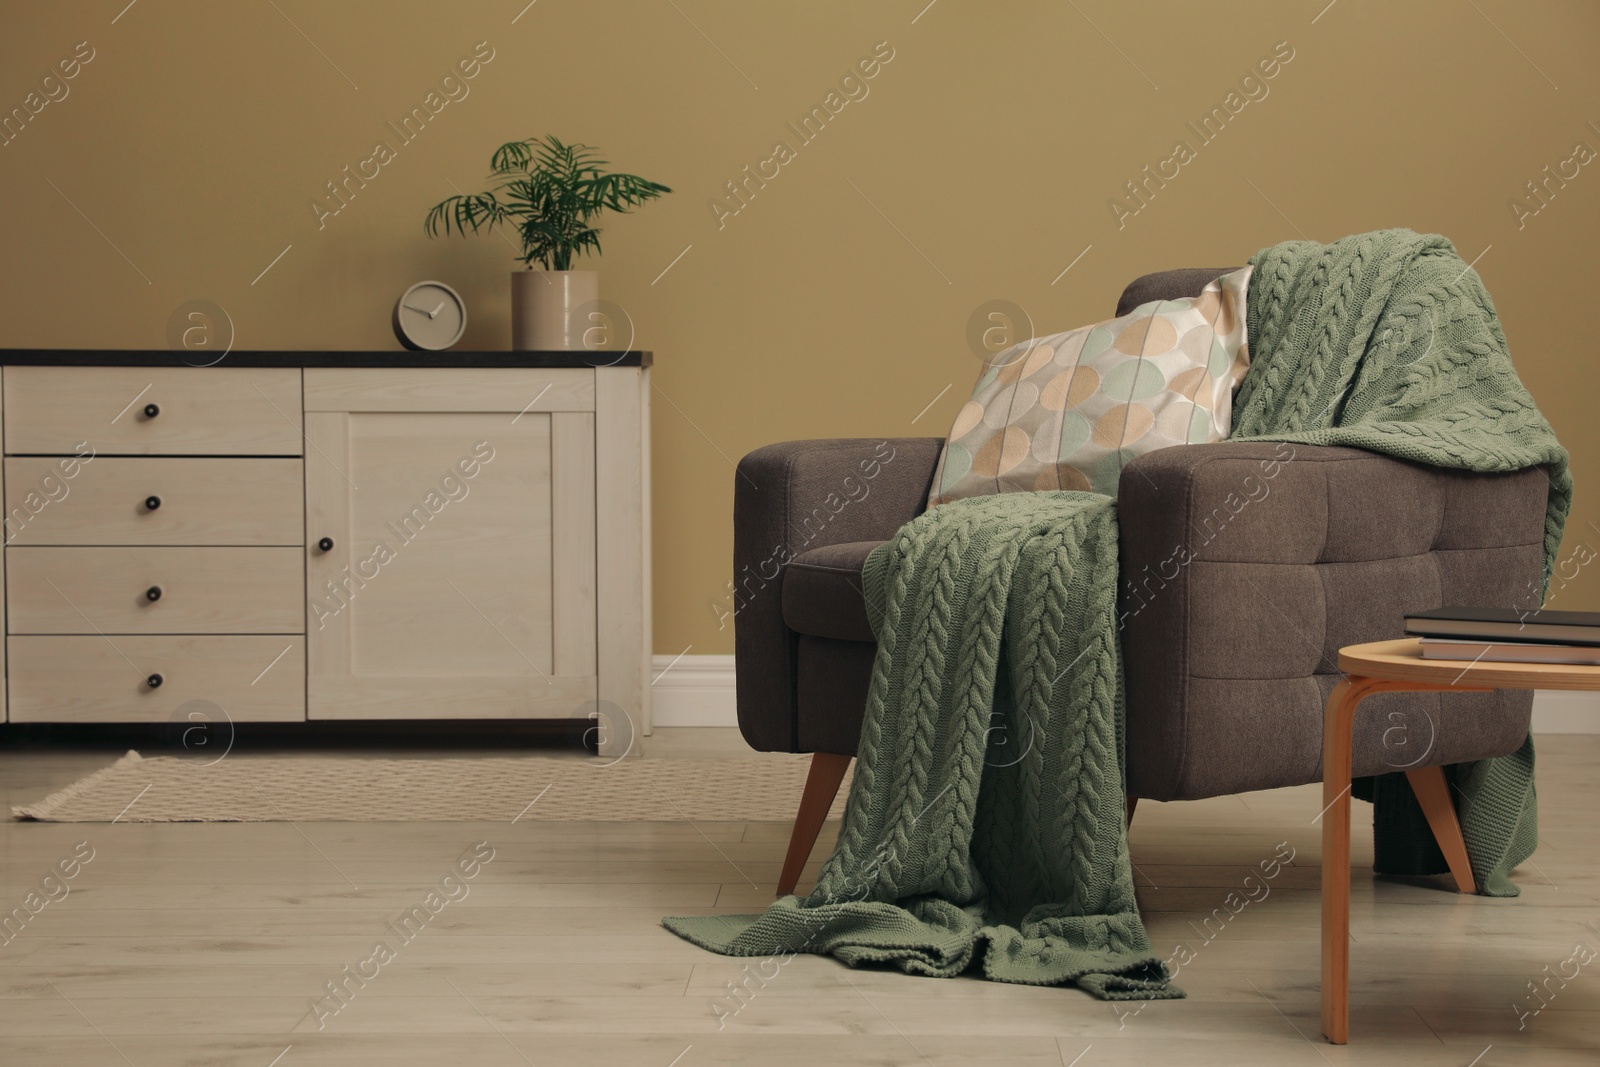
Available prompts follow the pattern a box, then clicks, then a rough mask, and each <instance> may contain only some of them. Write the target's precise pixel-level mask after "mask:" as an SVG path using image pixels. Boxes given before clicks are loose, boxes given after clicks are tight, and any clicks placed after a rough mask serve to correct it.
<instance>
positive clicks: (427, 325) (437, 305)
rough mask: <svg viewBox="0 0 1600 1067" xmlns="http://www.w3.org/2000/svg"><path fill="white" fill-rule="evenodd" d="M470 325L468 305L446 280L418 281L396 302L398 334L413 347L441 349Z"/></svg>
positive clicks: (406, 344) (432, 350)
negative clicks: (444, 281) (468, 322)
mask: <svg viewBox="0 0 1600 1067" xmlns="http://www.w3.org/2000/svg"><path fill="white" fill-rule="evenodd" d="M466 328H467V305H466V304H465V303H463V302H462V300H461V295H460V294H459V293H457V292H456V291H455V290H454V289H452V288H450V287H449V286H448V285H446V284H444V283H443V282H418V283H417V284H416V285H413V286H412V287H411V288H409V289H407V290H406V291H405V292H404V293H403V294H401V296H400V299H399V300H398V301H396V302H395V305H394V335H395V336H396V337H397V338H399V339H400V343H401V344H403V345H405V346H406V347H407V348H410V349H413V350H418V349H420V350H422V351H427V352H439V351H442V350H444V349H446V348H449V347H450V346H451V345H453V344H455V343H456V342H457V341H459V340H461V334H462V333H463V332H464V331H465V330H466Z"/></svg>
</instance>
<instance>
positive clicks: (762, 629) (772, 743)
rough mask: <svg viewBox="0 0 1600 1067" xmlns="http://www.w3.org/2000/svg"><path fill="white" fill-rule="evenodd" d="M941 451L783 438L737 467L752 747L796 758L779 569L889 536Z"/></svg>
mask: <svg viewBox="0 0 1600 1067" xmlns="http://www.w3.org/2000/svg"><path fill="white" fill-rule="evenodd" d="M943 447H944V438H942V437H901V438H888V439H883V438H840V439H834V440H819V441H787V442H784V443H782V444H775V445H768V446H766V447H765V448H758V449H756V450H755V451H754V452H751V453H750V454H749V455H747V456H745V457H744V459H742V460H740V461H739V466H738V473H737V474H736V476H735V478H734V494H733V613H732V614H733V623H734V650H735V654H736V655H735V661H736V663H737V664H738V667H737V675H736V678H737V686H738V706H739V729H740V732H742V733H743V734H744V737H745V740H746V741H748V742H749V743H750V745H751V747H752V748H756V749H759V750H762V751H781V752H793V751H796V747H797V745H798V743H799V742H798V738H797V735H796V722H795V661H796V653H797V645H798V639H797V637H796V635H795V633H794V632H793V631H792V630H790V629H789V627H788V626H787V625H785V623H784V621H783V607H782V603H781V596H780V594H781V591H782V589H783V571H784V568H785V567H786V566H788V564H789V562H790V561H791V560H793V559H794V557H795V556H797V555H798V554H800V553H801V552H804V551H807V550H808V549H813V548H822V547H824V546H826V545H838V544H846V543H849V542H853V541H885V540H888V539H889V538H890V537H892V536H894V532H895V531H896V530H898V529H899V528H900V527H901V526H903V525H905V524H906V523H907V522H909V521H911V520H912V519H914V518H916V516H918V515H920V514H921V513H922V511H923V509H924V508H925V507H926V506H927V501H928V489H929V487H930V485H931V484H932V482H933V472H934V468H935V467H937V466H938V463H939V452H940V450H941V449H942V448H943Z"/></svg>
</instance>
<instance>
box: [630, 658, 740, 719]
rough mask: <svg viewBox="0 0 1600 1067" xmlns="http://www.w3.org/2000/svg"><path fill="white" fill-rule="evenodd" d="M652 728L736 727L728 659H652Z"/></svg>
mask: <svg viewBox="0 0 1600 1067" xmlns="http://www.w3.org/2000/svg"><path fill="white" fill-rule="evenodd" d="M650 677H651V678H652V679H654V681H653V682H652V683H651V685H650V722H651V725H652V726H653V727H654V726H738V725H739V715H738V711H737V709H736V706H735V702H734V690H733V657H732V656H653V657H651V661H650Z"/></svg>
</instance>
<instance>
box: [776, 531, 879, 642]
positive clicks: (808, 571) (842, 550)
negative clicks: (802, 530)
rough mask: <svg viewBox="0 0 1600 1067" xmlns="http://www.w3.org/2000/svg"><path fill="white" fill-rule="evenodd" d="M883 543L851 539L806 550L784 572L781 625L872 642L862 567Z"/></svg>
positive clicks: (838, 638) (814, 634)
mask: <svg viewBox="0 0 1600 1067" xmlns="http://www.w3.org/2000/svg"><path fill="white" fill-rule="evenodd" d="M881 544H883V542H882V541H850V542H846V543H845V544H841V545H826V546H824V547H822V548H813V549H811V550H810V551H808V552H802V553H800V554H799V555H798V556H796V557H795V558H794V561H793V562H792V563H790V564H789V566H788V567H786V568H785V569H784V574H783V621H784V622H785V623H786V624H787V625H788V627H789V629H791V630H793V631H794V632H795V633H798V634H804V635H806V636H808V637H829V638H833V639H834V640H836V641H866V642H868V643H873V642H876V641H877V638H876V637H874V636H873V633H872V626H871V624H869V623H868V622H867V602H866V596H865V594H864V593H863V592H862V589H861V566H862V564H864V563H866V561H867V554H868V553H869V552H871V551H872V550H873V549H875V548H877V547H878V546H879V545H881Z"/></svg>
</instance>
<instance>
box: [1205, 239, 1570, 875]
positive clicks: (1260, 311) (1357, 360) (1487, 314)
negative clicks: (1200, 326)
mask: <svg viewBox="0 0 1600 1067" xmlns="http://www.w3.org/2000/svg"><path fill="white" fill-rule="evenodd" d="M1250 263H1251V265H1252V266H1254V267H1255V271H1254V273H1253V274H1252V275H1251V278H1250V291H1249V298H1248V305H1249V312H1248V327H1249V338H1250V371H1249V373H1248V374H1247V375H1246V376H1245V379H1244V381H1243V382H1242V383H1241V384H1240V386H1239V393H1238V396H1237V397H1236V398H1235V400H1234V407H1233V437H1234V439H1239V438H1246V437H1253V438H1264V439H1268V440H1277V441H1290V442H1304V443H1306V444H1313V445H1348V446H1352V447H1355V448H1364V449H1367V450H1369V451H1372V452H1382V453H1385V454H1388V455H1391V456H1396V457H1398V458H1400V459H1406V460H1411V461H1413V462H1416V463H1426V464H1430V465H1432V466H1436V467H1452V468H1456V469H1459V470H1472V471H1512V470H1522V469H1525V468H1527V467H1534V466H1542V467H1543V468H1544V469H1545V473H1546V475H1547V476H1548V477H1549V479H1550V495H1549V498H1548V500H1549V503H1548V505H1547V508H1546V512H1545V545H1544V550H1545V559H1544V579H1545V582H1546V583H1548V582H1549V577H1550V572H1551V569H1552V567H1553V566H1554V564H1555V559H1556V551H1557V549H1558V548H1559V547H1560V544H1561V530H1562V527H1563V526H1564V525H1565V523H1566V518H1567V510H1568V507H1569V506H1570V505H1571V502H1572V477H1571V475H1570V474H1569V473H1568V470H1567V453H1566V450H1565V449H1563V448H1562V447H1561V445H1560V443H1559V442H1558V441H1557V440H1556V437H1555V433H1554V432H1553V431H1552V430H1551V429H1550V424H1549V423H1547V422H1546V421H1545V419H1544V416H1542V415H1541V414H1540V413H1539V409H1538V407H1537V406H1536V405H1535V404H1534V402H1533V398H1532V397H1530V396H1529V395H1528V392H1527V390H1526V389H1524V388H1523V386H1522V383H1521V382H1520V381H1519V380H1518V379H1517V375H1516V372H1515V371H1514V370H1513V369H1512V366H1511V357H1510V354H1509V352H1508V351H1507V348H1506V338H1505V334H1504V333H1503V332H1502V331H1501V329H1500V322H1499V319H1498V318H1497V316H1496V315H1495V311H1494V304H1493V303H1492V302H1491V301H1490V300H1489V294H1488V293H1487V292H1486V291H1485V290H1484V288H1483V283H1482V282H1481V281H1479V280H1478V276H1477V274H1476V273H1474V272H1473V271H1472V270H1471V269H1470V268H1469V267H1468V266H1467V265H1466V264H1465V263H1463V262H1462V261H1461V257H1459V256H1458V255H1456V251H1455V249H1454V248H1453V247H1452V246H1451V244H1450V242H1449V241H1447V240H1445V239H1444V238H1443V237H1440V236H1438V235H1436V234H1433V235H1420V234H1416V233H1413V232H1411V231H1410V230H1380V231H1378V232H1375V233H1366V234H1358V235H1356V236H1354V237H1347V238H1345V239H1344V240H1341V241H1336V242H1334V243H1333V244H1327V245H1321V244H1316V243H1314V242H1311V241H1290V242H1287V243H1285V244H1280V245H1274V246H1273V247H1271V248H1265V249H1262V250H1261V251H1260V252H1257V253H1256V254H1255V255H1254V256H1252V257H1251V259H1250ZM1501 606H1504V607H1510V606H1511V605H1509V604H1508V605H1501ZM1447 773H1448V774H1449V776H1450V777H1451V779H1452V780H1453V781H1454V783H1455V785H1456V786H1457V789H1456V790H1454V791H1453V792H1454V793H1455V795H1456V797H1457V808H1458V815H1459V817H1460V819H1461V832H1462V836H1463V837H1465V839H1466V842H1467V851H1468V853H1469V855H1470V856H1471V859H1472V870H1473V874H1474V876H1475V879H1476V881H1477V883H1478V885H1479V887H1480V888H1481V889H1482V891H1483V892H1484V893H1486V894H1488V895H1490V896H1516V895H1517V888H1516V886H1515V885H1514V884H1512V882H1511V881H1510V879H1509V878H1508V877H1507V875H1508V873H1509V872H1510V870H1511V868H1513V867H1515V866H1516V865H1517V864H1518V863H1520V862H1522V861H1523V860H1525V859H1527V858H1528V856H1530V855H1531V854H1532V853H1533V849H1534V847H1535V845H1536V844H1537V836H1538V835H1537V826H1536V820H1537V807H1536V803H1535V796H1534V789H1533V742H1532V739H1531V738H1530V739H1529V740H1528V741H1526V742H1525V743H1524V744H1523V746H1522V748H1521V749H1520V750H1519V751H1518V752H1516V753H1514V754H1512V755H1510V756H1504V757H1501V758H1499V759H1491V760H1481V761H1479V762H1477V763H1469V764H1460V765H1457V766H1454V767H1450V768H1447ZM1358 795H1366V796H1368V797H1369V798H1370V799H1373V800H1374V801H1375V803H1376V812H1375V822H1374V828H1375V831H1376V838H1375V847H1376V866H1377V869H1378V870H1380V871H1384V872H1386V873H1390V874H1433V873H1439V872H1442V871H1444V870H1446V866H1445V863H1444V858H1443V856H1442V855H1440V853H1439V851H1438V848H1437V847H1436V846H1435V844H1434V841H1433V835H1432V833H1431V832H1429V830H1428V828H1427V824H1426V822H1425V821H1424V820H1423V818H1422V815H1421V810H1420V809H1419V808H1418V807H1417V805H1416V802H1415V800H1414V798H1412V796H1411V791H1410V788H1409V787H1408V786H1407V785H1406V784H1405V781H1404V776H1402V775H1386V776H1384V777H1382V778H1379V779H1376V780H1375V781H1374V782H1372V783H1371V784H1370V785H1367V786H1365V787H1364V788H1362V789H1360V790H1358Z"/></svg>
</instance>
